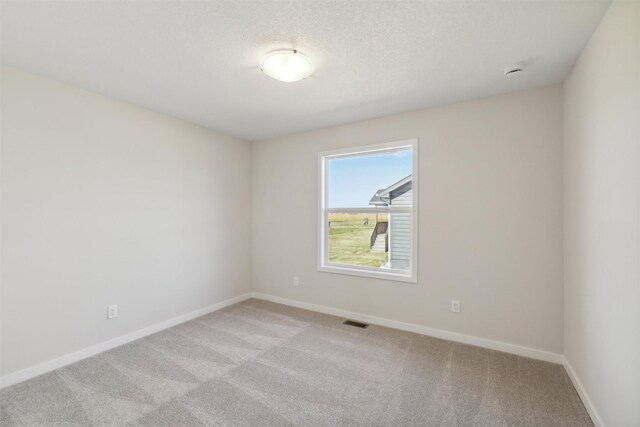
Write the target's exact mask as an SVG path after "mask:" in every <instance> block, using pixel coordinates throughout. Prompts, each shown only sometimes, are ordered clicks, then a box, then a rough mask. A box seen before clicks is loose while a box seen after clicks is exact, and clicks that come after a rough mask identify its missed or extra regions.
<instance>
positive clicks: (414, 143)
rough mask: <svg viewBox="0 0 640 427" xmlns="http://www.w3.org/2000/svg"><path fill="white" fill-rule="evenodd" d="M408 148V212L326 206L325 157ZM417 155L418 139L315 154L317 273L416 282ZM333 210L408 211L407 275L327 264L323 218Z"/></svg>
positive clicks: (389, 209) (324, 220) (326, 244)
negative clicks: (408, 263)
mask: <svg viewBox="0 0 640 427" xmlns="http://www.w3.org/2000/svg"><path fill="white" fill-rule="evenodd" d="M408 148H411V151H412V163H413V165H412V168H413V171H412V180H413V183H412V189H413V192H412V198H413V200H412V201H413V204H412V207H411V208H410V210H407V208H406V207H402V208H396V209H393V208H389V207H387V208H385V210H381V209H380V208H378V207H376V208H342V209H334V208H328V207H327V202H328V201H327V192H326V188H327V179H328V177H327V174H326V161H325V160H326V159H327V158H335V157H350V156H361V155H366V154H367V153H371V154H374V153H379V152H381V151H383V152H394V151H399V150H406V149H408ZM419 157H420V156H419V152H418V139H417V138H413V139H405V140H401V141H393V142H387V143H384V144H376V145H368V146H364V147H363V146H360V147H347V148H342V149H338V150H331V151H323V152H320V153H318V213H319V215H318V259H317V263H318V267H317V268H318V271H322V272H327V273H338V274H348V275H352V276H361V277H369V278H374V279H383V280H391V281H398V282H405V283H412V284H417V283H418V205H419V199H418V196H419V193H420V192H419V187H418V184H419V180H420V179H419V175H418V164H419V161H418V160H419ZM332 211H336V212H340V211H345V212H357V213H359V212H388V213H390V212H393V211H403V212H404V211H406V212H411V228H410V233H411V269H410V270H409V271H408V274H406V273H405V274H399V273H394V272H385V271H384V270H383V269H369V268H360V267H358V266H352V265H339V266H336V264H333V265H332V264H331V263H329V262H328V259H329V254H328V250H329V248H328V242H327V233H326V231H325V229H326V224H327V216H328V213H329V212H332Z"/></svg>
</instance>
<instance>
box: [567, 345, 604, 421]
mask: <svg viewBox="0 0 640 427" xmlns="http://www.w3.org/2000/svg"><path fill="white" fill-rule="evenodd" d="M562 366H564V370H565V371H567V375H569V378H570V379H571V382H572V383H573V386H574V387H575V389H576V391H577V392H578V396H580V399H581V400H582V404H583V405H584V407H585V408H586V409H587V412H588V413H589V416H590V417H591V421H593V424H595V426H596V427H604V424H603V423H602V419H601V418H600V415H599V414H598V411H596V408H595V406H593V403H592V402H591V399H589V395H588V394H587V391H586V390H585V389H584V386H583V385H582V382H581V381H580V379H579V378H578V376H577V375H576V372H575V371H574V370H573V368H572V367H571V364H570V363H569V361H568V360H567V359H566V357H564V356H562Z"/></svg>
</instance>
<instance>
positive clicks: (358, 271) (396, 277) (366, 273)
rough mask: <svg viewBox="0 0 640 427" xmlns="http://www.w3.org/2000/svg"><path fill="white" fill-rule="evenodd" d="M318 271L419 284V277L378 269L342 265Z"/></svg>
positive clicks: (325, 266) (319, 267) (324, 266)
mask: <svg viewBox="0 0 640 427" xmlns="http://www.w3.org/2000/svg"><path fill="white" fill-rule="evenodd" d="M318 271H320V272H324V273H335V274H346V275H349V276H360V277H368V278H371V279H380V280H391V281H395V282H405V283H414V284H415V283H417V282H418V280H417V277H415V276H414V275H411V274H402V273H395V272H392V271H389V272H386V271H380V270H376V269H371V270H369V269H365V268H357V267H347V266H342V265H321V266H318Z"/></svg>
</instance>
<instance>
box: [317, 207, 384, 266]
mask: <svg viewBox="0 0 640 427" xmlns="http://www.w3.org/2000/svg"><path fill="white" fill-rule="evenodd" d="M365 219H368V224H367V225H365ZM378 220H379V221H387V214H378ZM329 224H330V226H329V261H330V262H333V263H337V264H347V265H360V266H368V267H380V266H381V265H383V264H385V263H386V262H387V261H388V254H387V253H384V252H383V253H380V252H371V248H370V239H371V233H372V232H373V228H374V227H375V225H376V214H369V213H363V214H346V213H331V214H329Z"/></svg>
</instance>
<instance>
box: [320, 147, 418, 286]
mask: <svg viewBox="0 0 640 427" xmlns="http://www.w3.org/2000/svg"><path fill="white" fill-rule="evenodd" d="M417 150H418V145H417V140H407V141H398V142H393V143H388V144H381V145H375V146H368V147H360V148H351V149H346V150H337V151H331V152H324V153H320V155H319V173H320V177H319V183H320V203H319V206H320V215H319V217H320V227H319V230H320V239H319V241H320V245H319V246H320V247H319V257H318V258H319V259H318V270H320V271H327V272H333V273H343V274H352V275H357V276H365V277H374V278H381V279H389V280H398V281H405V282H413V283H415V282H416V277H417V266H416V258H417V218H418V215H417V214H418V168H417V165H418V152H417Z"/></svg>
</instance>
